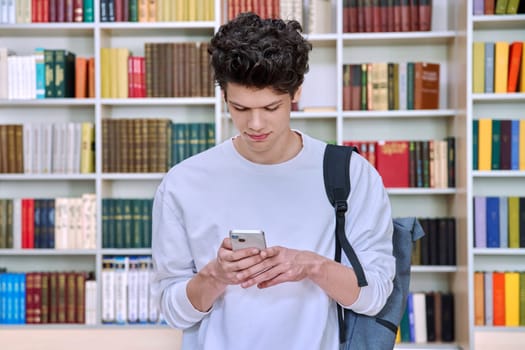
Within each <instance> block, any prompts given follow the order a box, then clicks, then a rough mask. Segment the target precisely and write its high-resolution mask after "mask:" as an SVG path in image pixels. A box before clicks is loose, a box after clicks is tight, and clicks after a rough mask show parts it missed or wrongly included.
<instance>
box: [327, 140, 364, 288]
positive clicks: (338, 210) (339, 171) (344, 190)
mask: <svg viewBox="0 0 525 350" xmlns="http://www.w3.org/2000/svg"><path fill="white" fill-rule="evenodd" d="M354 150H355V151H356V152H357V149H355V147H346V146H337V145H331V144H328V145H326V149H325V153H324V160H323V175H324V185H325V189H326V194H327V196H328V200H329V201H330V203H332V205H333V206H334V208H335V216H336V221H335V231H336V232H335V233H336V251H335V260H336V261H337V262H341V248H342V249H343V250H344V252H345V254H346V256H347V257H348V260H349V261H350V263H351V264H352V268H353V269H354V271H355V274H356V276H357V285H358V286H359V287H364V286H367V285H368V282H367V281H366V277H365V273H364V271H363V267H362V266H361V262H359V259H358V257H357V255H356V253H355V251H354V248H353V247H352V245H351V244H350V242H348V239H347V238H346V234H345V214H346V211H347V210H348V201H347V199H348V195H349V194H350V190H351V185H350V173H349V172H350V159H351V158H352V152H353V151H354Z"/></svg>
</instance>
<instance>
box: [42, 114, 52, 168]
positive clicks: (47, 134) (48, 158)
mask: <svg viewBox="0 0 525 350" xmlns="http://www.w3.org/2000/svg"><path fill="white" fill-rule="evenodd" d="M41 140H42V143H41V147H40V150H41V155H42V170H41V173H42V174H51V171H52V169H53V124H50V123H44V124H42V139H41Z"/></svg>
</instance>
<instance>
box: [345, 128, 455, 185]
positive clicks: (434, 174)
mask: <svg viewBox="0 0 525 350" xmlns="http://www.w3.org/2000/svg"><path fill="white" fill-rule="evenodd" d="M343 144H344V145H346V146H356V147H357V149H358V150H359V152H360V154H361V155H362V156H363V157H365V158H366V159H367V160H368V161H369V162H370V164H372V165H373V166H374V167H375V168H376V169H377V171H378V172H379V174H380V175H381V177H382V179H383V184H384V186H385V187H404V188H408V187H410V188H414V187H417V188H454V187H456V182H455V177H456V175H455V172H456V170H455V163H456V161H455V153H456V151H455V149H456V146H455V138H454V137H452V136H450V137H446V138H445V139H444V140H410V141H407V140H399V141H393V140H387V141H384V140H381V141H350V140H346V141H343ZM393 169H395V171H393Z"/></svg>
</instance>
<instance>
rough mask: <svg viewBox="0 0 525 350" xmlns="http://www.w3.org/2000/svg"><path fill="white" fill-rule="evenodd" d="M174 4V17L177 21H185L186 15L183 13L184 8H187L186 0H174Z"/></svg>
mask: <svg viewBox="0 0 525 350" xmlns="http://www.w3.org/2000/svg"><path fill="white" fill-rule="evenodd" d="M175 6H176V7H177V10H176V11H175V18H176V20H177V21H186V20H187V16H186V15H185V13H184V12H185V10H186V9H187V8H188V1H187V0H175Z"/></svg>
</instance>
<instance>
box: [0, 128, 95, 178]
mask: <svg viewBox="0 0 525 350" xmlns="http://www.w3.org/2000/svg"><path fill="white" fill-rule="evenodd" d="M0 146H1V148H0V156H1V157H0V173H9V174H12V173H25V174H79V173H81V174H88V173H93V172H94V171H95V127H94V124H93V123H90V122H83V123H70V122H57V123H24V124H3V125H2V124H0Z"/></svg>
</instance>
